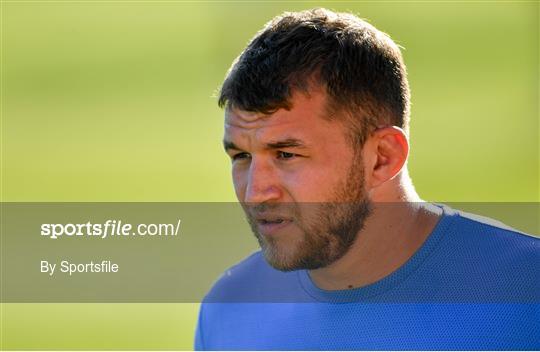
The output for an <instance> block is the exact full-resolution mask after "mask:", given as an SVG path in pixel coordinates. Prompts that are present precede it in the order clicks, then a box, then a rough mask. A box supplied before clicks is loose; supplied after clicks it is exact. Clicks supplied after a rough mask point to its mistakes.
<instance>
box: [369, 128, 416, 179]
mask: <svg viewBox="0 0 540 352" xmlns="http://www.w3.org/2000/svg"><path fill="white" fill-rule="evenodd" d="M367 143H369V144H368V146H367V147H368V148H366V149H365V150H364V152H365V153H367V154H368V155H366V156H365V157H367V159H365V160H367V161H368V163H367V165H366V167H367V170H366V172H367V176H368V177H366V180H369V187H370V188H376V187H378V186H380V185H382V184H383V183H385V182H387V181H389V180H391V179H393V178H394V177H395V176H396V175H397V174H398V173H399V172H400V171H401V169H402V168H403V165H405V163H406V161H407V157H408V156H409V141H408V138H407V135H406V134H405V132H404V131H403V130H402V129H401V128H399V127H396V126H390V127H383V128H379V129H377V130H375V131H374V132H373V133H372V134H371V136H370V137H369V140H368V141H367Z"/></svg>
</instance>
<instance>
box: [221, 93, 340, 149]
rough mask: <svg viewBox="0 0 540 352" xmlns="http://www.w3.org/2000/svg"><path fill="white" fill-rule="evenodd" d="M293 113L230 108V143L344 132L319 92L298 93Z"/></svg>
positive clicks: (227, 116) (227, 134)
mask: <svg viewBox="0 0 540 352" xmlns="http://www.w3.org/2000/svg"><path fill="white" fill-rule="evenodd" d="M291 105H292V107H291V109H290V110H286V109H279V110H277V111H276V112H274V113H272V114H261V113H257V112H250V111H244V110H239V109H234V108H232V109H231V108H229V109H227V110H226V112H225V137H226V139H232V138H242V137H251V138H253V137H254V138H255V139H256V140H260V141H264V140H265V139H267V138H274V137H279V136H276V135H280V134H284V135H291V134H293V135H294V136H293V137H302V136H304V137H312V138H317V137H318V136H319V137H320V135H321V134H328V133H330V132H331V131H336V129H337V130H339V131H340V132H341V130H342V128H341V127H340V126H338V125H341V124H338V123H336V121H334V120H331V119H330V116H329V112H328V109H327V108H326V96H325V94H324V93H323V92H320V91H315V92H310V94H309V95H308V94H304V93H295V94H293V96H292V98H291Z"/></svg>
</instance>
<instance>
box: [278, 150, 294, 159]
mask: <svg viewBox="0 0 540 352" xmlns="http://www.w3.org/2000/svg"><path fill="white" fill-rule="evenodd" d="M295 156H297V155H296V154H294V153H289V152H283V151H279V152H277V157H278V159H285V160H287V159H293V158H294V157H295Z"/></svg>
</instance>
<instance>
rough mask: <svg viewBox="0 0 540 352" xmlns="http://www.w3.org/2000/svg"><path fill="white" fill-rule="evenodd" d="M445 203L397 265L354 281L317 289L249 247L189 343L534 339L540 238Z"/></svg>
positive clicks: (305, 346)
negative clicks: (364, 281) (359, 283)
mask: <svg viewBox="0 0 540 352" xmlns="http://www.w3.org/2000/svg"><path fill="white" fill-rule="evenodd" d="M442 209H443V214H442V216H441V219H440V220H439V222H438V224H437V225H436V227H435V229H434V230H433V231H432V233H431V234H430V236H429V237H428V238H427V239H426V241H425V242H424V244H423V245H422V246H421V248H420V249H419V250H418V251H417V252H416V253H415V254H414V255H413V256H412V257H411V258H410V259H409V260H408V261H407V262H406V263H405V264H404V265H403V266H401V267H400V268H399V269H398V270H396V271H395V272H393V273H391V274H390V275H388V276H387V277H385V278H383V279H382V280H380V281H377V282H375V283H373V284H370V285H367V286H364V287H361V288H357V289H350V290H339V291H326V290H322V289H319V288H318V287H317V286H315V285H314V283H313V282H312V281H311V279H310V277H309V274H308V272H307V271H305V270H299V271H293V272H281V271H278V270H275V269H273V268H272V267H271V266H269V265H268V264H267V262H266V261H265V260H264V257H263V256H262V255H261V253H260V252H257V253H255V254H253V255H251V256H250V257H248V258H247V259H245V260H244V261H242V262H241V263H239V264H238V265H236V266H234V267H232V268H231V269H229V270H228V271H226V273H225V274H224V275H223V276H222V277H221V278H220V279H219V280H218V281H217V282H216V284H215V285H214V287H213V288H212V289H211V291H210V292H209V293H208V295H207V296H206V298H205V300H204V302H203V304H202V305H201V310H200V314H199V322H198V326H197V333H196V337H195V349H196V350H366V349H367V350H380V349H383V350H411V349H412V350H433V349H437V350H460V349H468V350H500V349H505V350H508V349H510V350H521V349H526V350H538V349H540V239H538V238H535V237H532V236H529V235H526V234H523V233H520V232H518V231H516V230H513V229H509V228H507V227H504V225H502V224H500V223H497V222H495V221H493V220H490V219H487V218H480V217H476V216H473V215H471V214H467V213H463V212H459V211H456V210H453V209H451V208H449V207H447V206H442Z"/></svg>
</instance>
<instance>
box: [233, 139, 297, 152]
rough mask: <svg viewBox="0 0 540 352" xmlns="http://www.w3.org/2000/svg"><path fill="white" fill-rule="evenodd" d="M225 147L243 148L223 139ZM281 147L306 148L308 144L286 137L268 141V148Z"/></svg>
mask: <svg viewBox="0 0 540 352" xmlns="http://www.w3.org/2000/svg"><path fill="white" fill-rule="evenodd" d="M223 148H225V150H226V151H227V150H230V149H234V150H242V149H241V148H239V147H237V146H236V144H234V143H233V142H232V141H229V140H226V139H224V140H223ZM281 148H306V145H305V143H304V142H302V141H301V140H300V139H297V138H285V139H283V140H277V141H270V142H268V143H266V149H281Z"/></svg>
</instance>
